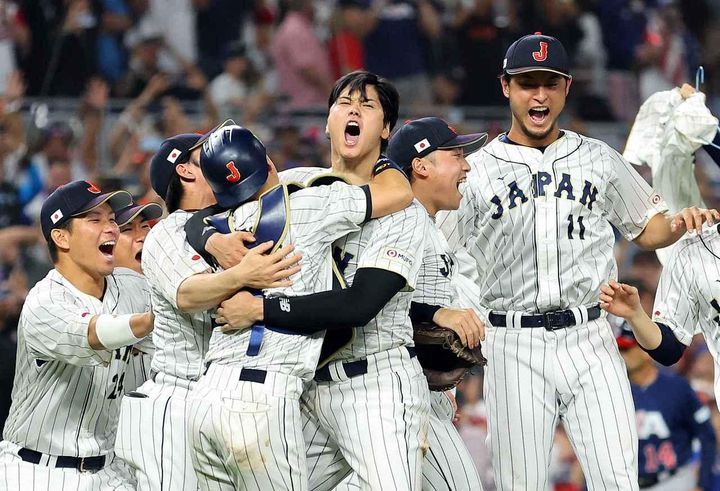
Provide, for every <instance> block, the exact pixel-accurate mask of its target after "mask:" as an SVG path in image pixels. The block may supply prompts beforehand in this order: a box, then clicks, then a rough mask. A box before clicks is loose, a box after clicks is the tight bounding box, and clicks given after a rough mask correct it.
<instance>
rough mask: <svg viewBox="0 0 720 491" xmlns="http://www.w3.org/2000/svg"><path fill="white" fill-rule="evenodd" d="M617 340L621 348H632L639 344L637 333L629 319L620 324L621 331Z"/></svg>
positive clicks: (616, 337)
mask: <svg viewBox="0 0 720 491" xmlns="http://www.w3.org/2000/svg"><path fill="white" fill-rule="evenodd" d="M615 340H616V341H617V344H618V348H620V349H621V350H626V349H630V348H633V347H635V346H637V345H638V342H637V339H635V333H634V332H633V331H632V329H631V328H630V325H629V324H628V323H627V321H624V322H623V323H622V324H621V325H620V331H619V332H618V334H617V336H615Z"/></svg>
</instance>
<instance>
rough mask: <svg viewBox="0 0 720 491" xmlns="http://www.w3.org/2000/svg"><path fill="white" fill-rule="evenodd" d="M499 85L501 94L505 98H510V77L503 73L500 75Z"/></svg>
mask: <svg viewBox="0 0 720 491" xmlns="http://www.w3.org/2000/svg"><path fill="white" fill-rule="evenodd" d="M500 86H501V87H502V92H503V95H504V96H505V97H506V98H508V99H509V98H510V77H508V76H507V75H503V76H502V77H500Z"/></svg>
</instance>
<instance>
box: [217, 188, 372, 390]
mask: <svg viewBox="0 0 720 491" xmlns="http://www.w3.org/2000/svg"><path fill="white" fill-rule="evenodd" d="M257 211H258V206H257V202H252V203H247V204H245V205H243V206H241V207H240V208H238V209H236V210H235V211H234V213H233V217H234V222H233V223H234V225H235V228H236V230H249V229H250V228H251V227H252V225H253V224H254V223H255V221H256V219H257ZM366 211H367V198H366V196H365V192H364V191H363V190H362V189H360V188H359V187H358V186H349V185H347V184H345V183H334V184H332V185H330V186H318V187H312V188H309V189H302V190H299V191H296V192H294V193H292V194H291V195H290V217H289V219H290V227H289V230H288V233H287V235H286V237H285V240H284V244H283V245H285V244H294V245H295V251H296V252H297V253H300V254H302V256H303V258H302V260H301V262H300V265H301V267H302V270H301V271H300V272H299V273H297V274H295V275H294V276H293V277H292V278H291V279H292V280H293V285H292V286H291V287H288V288H284V289H273V290H267V291H266V292H265V294H266V295H267V296H275V295H278V294H282V295H286V296H289V297H293V296H298V295H307V294H310V293H316V292H322V291H327V290H331V289H332V285H333V283H332V281H333V271H332V251H331V246H332V243H333V241H334V240H335V239H338V238H340V237H343V236H345V235H347V234H348V233H350V232H355V231H357V230H359V229H360V224H361V223H362V222H363V220H364V219H365V213H366ZM289 305H290V308H291V307H292V301H290V303H289ZM323 337H324V332H320V333H317V334H314V335H312V336H293V335H287V334H282V333H279V332H275V331H271V330H267V331H265V333H264V334H263V344H262V347H261V349H260V353H258V355H257V356H252V357H248V356H246V355H245V353H246V352H247V349H248V343H249V340H250V331H248V330H246V331H243V332H233V333H230V334H224V333H222V332H220V330H219V329H216V330H215V332H213V334H212V338H211V340H210V348H209V350H208V353H207V356H206V361H211V362H220V363H232V364H237V363H242V365H243V366H246V367H258V368H262V369H265V370H270V371H276V372H283V373H288V374H292V375H295V376H296V377H302V378H305V379H308V380H309V379H310V378H312V375H313V374H314V372H315V367H316V366H317V364H318V358H319V357H320V349H321V347H322V341H323Z"/></svg>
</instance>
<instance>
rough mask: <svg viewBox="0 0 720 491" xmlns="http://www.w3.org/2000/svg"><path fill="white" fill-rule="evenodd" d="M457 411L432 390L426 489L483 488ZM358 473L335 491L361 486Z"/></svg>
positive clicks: (424, 470) (466, 490) (474, 490)
mask: <svg viewBox="0 0 720 491" xmlns="http://www.w3.org/2000/svg"><path fill="white" fill-rule="evenodd" d="M454 413H455V410H454V408H453V407H452V404H451V403H450V401H449V400H448V398H447V396H446V395H445V393H443V392H430V422H429V425H428V442H429V444H430V448H429V450H428V452H427V453H426V454H425V460H424V461H423V464H422V466H423V467H422V476H423V477H422V481H423V482H422V489H423V491H482V489H483V487H482V483H481V481H480V476H479V475H478V472H477V469H476V467H475V462H473V459H472V456H471V455H470V453H469V452H468V449H467V447H466V446H465V443H464V442H463V440H462V438H461V437H460V434H459V433H458V431H457V430H456V429H455V426H454V425H453V423H452V420H453V416H454ZM357 481H358V480H357V475H356V474H353V475H351V476H349V477H348V478H347V479H346V480H345V481H343V482H342V483H341V484H340V485H339V486H338V487H337V488H335V491H345V490H353V489H360V486H359V484H358V482H357Z"/></svg>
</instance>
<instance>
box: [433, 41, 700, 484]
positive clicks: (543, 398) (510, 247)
mask: <svg viewBox="0 0 720 491" xmlns="http://www.w3.org/2000/svg"><path fill="white" fill-rule="evenodd" d="M502 68H503V74H502V76H501V79H500V83H501V87H502V91H503V94H504V95H505V97H506V98H508V100H509V102H510V110H511V114H512V123H511V127H510V130H509V131H508V132H507V133H504V134H502V135H500V136H499V137H498V138H496V139H495V140H493V141H492V142H490V143H489V144H488V145H487V146H485V147H484V148H483V149H482V150H481V151H480V152H477V153H476V154H474V155H472V156H470V158H469V159H468V161H469V162H470V164H471V167H472V168H473V171H472V172H471V173H469V174H468V182H467V185H466V186H465V188H464V189H463V191H464V195H463V199H462V202H461V206H460V209H459V210H458V212H450V214H449V215H448V216H447V217H445V218H444V219H442V220H441V218H440V217H439V218H438V221H439V222H441V226H442V229H443V231H444V232H445V235H446V237H447V238H448V242H449V243H450V245H451V246H452V247H453V248H455V247H462V248H465V249H466V250H467V253H469V257H470V258H472V260H474V262H475V265H474V266H475V268H471V271H470V272H469V273H468V278H469V279H472V280H473V281H476V282H477V284H478V285H479V286H480V296H479V298H472V299H471V298H468V299H467V301H468V302H471V303H470V305H475V306H476V307H477V308H478V309H482V310H481V313H483V314H484V315H485V316H486V319H487V320H488V321H489V323H488V324H487V325H486V338H487V339H486V342H485V344H484V347H485V348H486V350H485V352H486V356H487V358H488V360H489V361H488V367H487V370H486V372H485V384H484V391H485V401H486V403H487V406H488V429H489V445H490V453H491V455H492V461H493V468H494V471H495V476H496V480H497V485H498V489H501V490H510V489H527V490H536V489H545V488H546V487H547V482H548V472H547V469H548V463H549V456H550V451H551V448H552V442H553V433H554V428H555V425H556V424H557V421H558V418H562V420H563V424H564V426H565V428H566V430H567V432H568V435H569V436H570V439H571V441H572V442H574V447H575V451H576V453H577V456H578V459H579V460H580V463H581V465H582V468H583V472H584V474H585V477H586V479H587V482H588V487H589V488H590V489H606V490H607V489H622V490H631V489H637V488H638V483H637V434H636V429H635V425H634V423H633V421H632V414H633V405H632V398H631V394H630V386H629V382H628V379H627V374H626V373H625V371H624V370H623V366H622V360H621V359H620V356H619V354H618V351H617V348H616V346H615V340H614V337H613V335H612V332H611V330H610V327H609V325H608V324H607V322H606V320H605V318H604V317H603V316H601V309H600V308H599V306H598V296H599V289H600V284H601V282H602V281H603V280H604V279H605V278H608V277H612V276H614V275H615V273H616V269H617V266H616V264H615V260H614V256H613V243H614V235H613V230H612V227H611V224H612V225H614V226H615V227H616V228H617V229H618V230H619V231H620V233H621V234H622V235H623V236H624V237H625V238H627V239H628V240H632V241H633V242H635V244H637V245H638V246H640V247H641V248H643V249H649V250H652V249H656V248H659V247H664V246H667V245H669V244H672V243H674V242H676V241H677V240H678V239H679V238H680V237H681V236H682V234H683V233H685V231H686V230H687V229H689V228H693V229H700V227H701V226H702V223H703V222H704V221H705V220H710V219H711V217H712V215H711V214H710V213H709V212H708V211H706V210H698V209H696V208H692V209H686V210H683V211H682V212H681V213H679V214H678V215H676V216H674V217H667V216H665V215H664V214H663V213H664V211H665V210H666V206H665V205H664V202H663V200H662V198H661V197H660V196H659V195H658V194H657V193H655V192H653V190H652V189H651V188H650V186H648V184H647V183H646V182H645V181H644V180H643V179H642V177H640V176H639V175H638V174H637V173H636V172H635V171H634V170H633V169H632V167H631V165H630V164H629V163H628V162H626V161H625V160H624V159H623V158H622V157H621V156H620V155H619V154H618V153H617V152H615V151H614V150H612V149H611V148H610V147H609V146H608V145H606V144H605V143H603V142H600V141H598V140H593V139H590V138H586V137H584V136H582V135H578V134H577V133H574V132H571V131H568V130H561V129H560V127H559V125H558V118H559V116H560V114H561V112H562V110H563V107H564V105H565V98H566V96H567V94H568V92H569V90H570V85H571V82H572V78H571V76H570V73H569V69H568V57H567V54H566V52H565V48H564V47H563V45H562V44H561V43H560V42H559V41H558V40H557V39H555V38H553V37H550V36H543V35H541V34H534V35H529V36H524V37H522V38H520V39H519V40H517V41H516V42H515V43H513V44H512V45H511V46H510V48H509V49H508V51H507V54H506V57H505V60H504V64H503V67H502ZM461 293H463V292H462V290H461Z"/></svg>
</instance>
